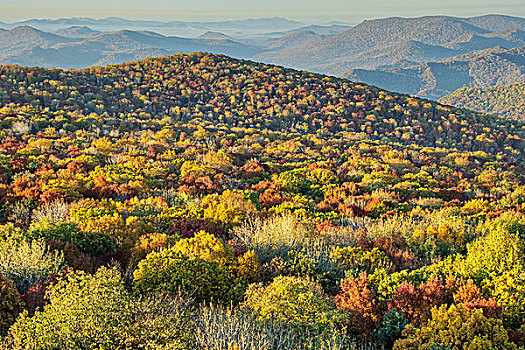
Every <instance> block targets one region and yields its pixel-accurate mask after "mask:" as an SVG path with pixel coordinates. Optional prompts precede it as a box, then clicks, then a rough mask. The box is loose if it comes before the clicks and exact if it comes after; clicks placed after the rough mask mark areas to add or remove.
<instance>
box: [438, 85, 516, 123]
mask: <svg viewBox="0 0 525 350" xmlns="http://www.w3.org/2000/svg"><path fill="white" fill-rule="evenodd" d="M439 101H441V102H442V103H446V104H449V105H452V106H457V107H462V108H469V109H472V110H476V111H480V112H484V113H490V114H492V115H497V116H500V117H504V118H512V119H520V120H523V119H525V83H517V84H511V85H506V86H492V87H488V88H484V89H483V88H472V87H464V88H461V89H457V90H456V91H454V92H453V93H451V94H448V95H447V96H444V97H443V98H441V99H440V100H439Z"/></svg>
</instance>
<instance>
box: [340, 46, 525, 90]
mask: <svg viewBox="0 0 525 350" xmlns="http://www.w3.org/2000/svg"><path fill="white" fill-rule="evenodd" d="M344 77H346V78H348V79H351V80H355V81H361V82H363V83H367V84H371V85H375V86H378V87H381V88H384V89H387V90H392V91H398V92H403V93H408V94H411V95H417V96H421V97H424V98H430V99H439V98H441V97H443V96H445V95H447V94H449V93H452V92H453V91H455V90H457V89H459V88H462V87H465V86H468V87H479V88H487V87H491V86H495V85H510V84H514V83H519V82H525V47H519V48H514V49H510V50H508V49H504V48H502V47H500V46H498V47H494V48H491V49H487V50H481V51H474V52H470V53H468V54H465V55H459V56H455V57H452V58H448V59H443V60H439V61H435V62H425V63H422V64H419V65H413V66H408V67H406V68H378V69H370V70H366V69H354V70H351V71H350V72H348V73H346V74H344Z"/></svg>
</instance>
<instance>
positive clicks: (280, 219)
mask: <svg viewBox="0 0 525 350" xmlns="http://www.w3.org/2000/svg"><path fill="white" fill-rule="evenodd" d="M233 233H234V235H235V236H236V237H237V238H238V239H239V241H240V242H241V243H242V244H243V245H244V246H245V247H248V249H253V250H255V252H256V253H257V256H259V258H260V259H261V262H262V263H267V262H269V261H271V260H272V259H273V258H275V257H277V256H279V257H281V258H285V257H286V255H287V254H288V252H289V251H291V250H294V249H296V250H301V248H303V247H305V246H306V245H307V243H308V237H309V236H310V235H311V232H310V230H309V228H308V226H307V225H306V224H304V223H303V222H301V221H300V220H299V219H297V218H296V217H294V216H292V215H283V216H274V217H271V218H268V219H261V218H253V219H250V220H247V221H245V222H244V223H243V224H242V225H241V226H240V227H235V228H234V229H233Z"/></svg>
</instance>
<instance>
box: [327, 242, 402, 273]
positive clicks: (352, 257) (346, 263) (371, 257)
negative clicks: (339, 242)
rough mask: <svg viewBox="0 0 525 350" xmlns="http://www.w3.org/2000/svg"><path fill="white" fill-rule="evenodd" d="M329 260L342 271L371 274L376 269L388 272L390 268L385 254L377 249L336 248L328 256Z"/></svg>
mask: <svg viewBox="0 0 525 350" xmlns="http://www.w3.org/2000/svg"><path fill="white" fill-rule="evenodd" d="M330 258H331V260H332V261H333V262H334V263H335V264H336V265H338V266H340V267H341V268H342V269H344V270H350V271H358V272H361V271H366V272H367V273H372V272H373V271H374V270H375V269H377V268H384V269H387V270H389V269H390V268H391V266H392V264H391V262H390V260H389V259H388V258H387V257H386V256H385V253H383V252H382V251H380V250H379V249H378V248H373V249H372V250H368V251H367V250H363V248H361V247H359V246H357V247H344V248H341V247H337V248H335V249H334V250H333V251H332V253H331V254H330Z"/></svg>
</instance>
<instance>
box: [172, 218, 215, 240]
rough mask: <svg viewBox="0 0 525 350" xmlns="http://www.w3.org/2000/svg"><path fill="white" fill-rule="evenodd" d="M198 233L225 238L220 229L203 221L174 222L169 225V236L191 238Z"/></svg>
mask: <svg viewBox="0 0 525 350" xmlns="http://www.w3.org/2000/svg"><path fill="white" fill-rule="evenodd" d="M200 231H206V232H209V233H211V234H212V235H214V236H216V237H224V236H225V232H224V229H223V228H222V227H220V226H218V225H214V224H212V223H210V222H209V221H207V220H205V219H189V220H176V221H174V222H173V223H172V224H171V228H170V235H179V236H181V237H184V238H191V237H193V236H195V234H196V233H197V232H200Z"/></svg>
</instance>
